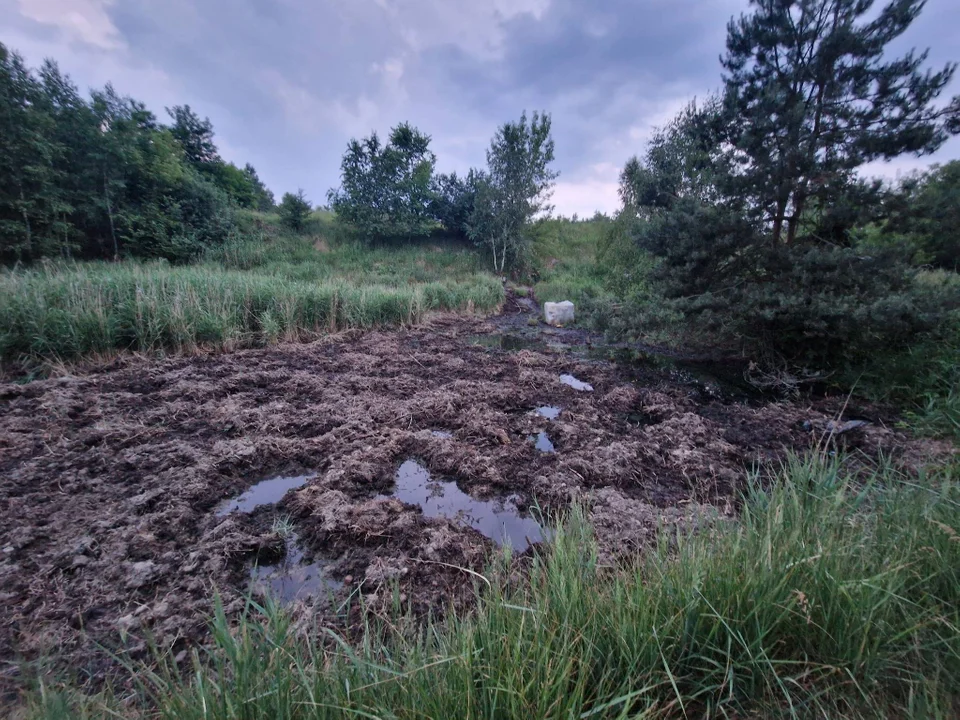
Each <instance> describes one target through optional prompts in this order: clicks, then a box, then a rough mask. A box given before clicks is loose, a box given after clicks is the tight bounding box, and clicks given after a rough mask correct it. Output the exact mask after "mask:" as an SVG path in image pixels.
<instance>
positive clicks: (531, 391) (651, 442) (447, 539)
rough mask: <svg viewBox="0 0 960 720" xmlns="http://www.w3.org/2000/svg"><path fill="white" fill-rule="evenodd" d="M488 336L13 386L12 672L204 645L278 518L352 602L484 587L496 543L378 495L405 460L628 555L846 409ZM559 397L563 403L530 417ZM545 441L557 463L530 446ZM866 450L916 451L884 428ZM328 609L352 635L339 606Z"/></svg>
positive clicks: (389, 335) (712, 511)
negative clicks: (392, 592) (589, 532)
mask: <svg viewBox="0 0 960 720" xmlns="http://www.w3.org/2000/svg"><path fill="white" fill-rule="evenodd" d="M492 329H493V328H492V327H491V326H490V325H487V324H485V323H484V322H483V321H480V320H470V319H463V318H455V317H449V316H442V317H437V318H435V319H434V320H433V321H432V322H431V323H430V324H429V325H428V326H426V327H423V328H420V329H415V330H397V331H382V332H366V333H361V332H352V333H344V334H341V335H336V336H331V337H329V338H326V339H325V340H323V341H320V342H317V343H314V344H310V345H288V346H281V347H276V348H271V349H264V350H252V351H244V352H237V353H234V354H229V355H217V356H200V357H190V358H176V359H167V360H150V361H145V360H143V359H136V358H127V359H123V360H120V361H117V362H116V363H114V364H113V365H112V366H111V367H109V368H105V369H101V370H98V371H94V372H91V373H89V374H83V375H77V376H67V377H59V378H55V379H47V380H41V381H35V382H30V383H27V384H22V385H21V384H4V385H0V658H3V660H4V661H5V664H4V665H3V666H2V667H0V672H2V673H3V675H4V677H5V678H6V680H7V681H12V680H13V679H14V677H15V676H16V674H17V672H18V670H17V665H16V661H17V660H18V659H21V658H23V659H35V658H41V657H45V656H46V657H51V656H56V657H58V658H60V659H61V660H62V661H63V662H64V663H65V664H66V663H69V664H70V665H72V667H73V668H74V669H77V668H81V667H82V668H85V669H86V670H88V671H89V672H92V673H93V674H94V676H96V675H97V674H99V673H101V672H103V671H105V670H107V669H108V668H109V665H110V660H109V659H108V656H107V655H106V654H105V653H104V652H102V651H101V650H100V649H99V648H101V647H103V648H111V649H120V648H124V647H125V648H126V649H127V650H128V651H131V652H132V653H133V654H134V655H136V654H137V653H138V652H142V649H143V645H142V642H141V641H142V638H143V635H144V633H145V632H146V631H149V632H150V633H151V634H152V635H153V636H155V638H156V639H157V641H158V642H159V643H160V644H161V646H164V647H170V648H171V649H172V651H173V652H174V653H178V652H180V651H182V650H183V649H185V648H187V647H189V646H190V645H191V644H193V643H195V642H197V641H200V640H202V638H203V637H204V633H205V627H206V618H207V617H208V614H209V613H210V611H211V607H212V601H211V597H212V595H213V592H214V590H216V591H218V592H219V593H220V594H221V596H222V598H223V601H224V603H225V604H226V607H227V609H228V612H237V611H238V609H239V608H240V607H241V604H242V598H243V595H244V593H245V592H246V590H247V587H248V578H249V568H250V565H251V563H252V562H253V561H254V559H255V558H257V557H261V558H266V557H268V556H269V554H270V553H271V552H273V553H276V552H277V551H278V545H279V546H280V547H282V541H281V540H280V539H279V538H278V535H277V533H276V532H274V531H273V530H271V527H272V525H273V522H274V520H275V519H276V518H277V517H280V516H284V517H285V516H289V518H290V522H291V523H292V525H293V526H294V527H295V528H296V532H297V534H298V536H299V538H300V540H301V542H302V543H303V544H304V547H305V550H306V553H307V556H308V557H311V556H313V557H315V558H321V559H323V562H324V563H326V565H327V567H326V572H327V574H328V575H329V577H330V578H332V579H333V580H336V581H337V582H338V583H342V587H341V588H340V589H339V590H337V591H336V594H337V598H340V599H342V598H343V597H345V596H347V595H348V594H349V593H351V592H355V591H357V590H358V588H359V592H360V593H362V594H364V595H365V596H366V598H367V599H368V600H369V601H370V607H371V608H372V609H373V610H376V608H377V607H378V603H380V604H383V603H386V602H388V601H389V597H388V595H389V593H386V592H383V588H384V587H386V586H388V585H390V584H391V583H394V582H396V583H399V588H400V591H401V592H402V593H403V598H404V599H405V600H407V601H408V602H409V603H411V605H412V607H413V608H414V610H418V611H423V610H425V609H428V608H434V609H436V608H440V607H442V606H444V605H445V604H446V602H447V601H448V600H449V599H451V598H454V599H455V598H456V597H458V596H459V594H461V593H466V592H468V591H469V587H470V582H469V581H468V578H467V576H465V574H464V573H463V571H462V570H458V569H457V567H463V568H472V569H474V570H481V569H482V568H483V567H484V564H485V563H486V561H487V558H488V557H489V552H490V550H491V549H492V548H494V547H495V545H494V543H493V542H492V541H491V540H490V539H488V538H486V537H484V536H483V535H481V534H480V533H478V532H476V531H474V530H471V529H469V528H466V527H464V526H463V525H461V524H459V523H458V522H456V521H454V520H450V519H445V518H427V517H425V516H424V515H423V514H422V513H421V512H420V510H419V508H417V507H415V506H410V505H405V504H403V503H401V502H399V501H398V500H395V499H388V498H387V499H385V498H382V497H378V496H380V495H384V494H389V493H390V491H391V488H392V487H393V484H394V478H395V474H396V472H397V468H398V466H399V465H400V464H401V463H402V462H404V461H406V460H410V459H416V460H418V461H419V462H420V463H421V464H422V466H423V467H425V468H426V469H427V470H429V471H430V473H431V475H432V476H434V477H437V478H440V477H443V478H448V479H454V480H455V481H456V482H457V483H458V486H459V488H460V489H462V490H463V491H465V492H467V493H469V494H470V495H471V496H472V497H474V498H478V499H488V498H493V497H504V496H507V495H510V496H511V497H512V498H513V502H514V503H515V504H516V505H517V506H518V507H519V508H521V509H526V508H527V507H528V506H529V505H530V503H532V502H533V501H534V500H536V501H537V502H539V503H540V504H541V505H542V506H543V507H544V508H546V509H548V510H555V509H562V508H564V507H567V506H568V505H569V504H570V502H571V501H572V500H574V499H580V500H582V501H583V502H585V503H587V504H588V506H589V507H590V508H591V512H592V516H593V519H594V521H595V523H596V525H597V530H598V535H599V537H600V540H601V543H602V545H603V547H604V553H605V556H606V557H607V558H608V559H612V558H613V557H614V556H616V555H617V554H622V553H628V552H633V551H635V550H636V549H638V548H640V547H641V546H642V545H643V543H644V542H645V541H647V540H648V539H649V538H650V536H651V533H652V532H654V529H655V528H656V526H657V523H659V522H668V523H670V522H678V523H687V522H690V521H697V520H698V519H699V518H702V517H708V516H711V515H717V514H724V513H729V512H730V499H731V497H732V496H733V494H734V491H735V489H736V488H737V486H738V485H739V484H740V483H742V480H743V477H744V468H745V467H747V466H750V465H751V464H753V463H755V462H758V461H765V460H770V459H773V458H776V457H777V456H778V455H780V454H782V453H783V452H784V450H785V448H789V447H797V448H804V447H807V446H808V445H809V443H810V433H809V432H807V431H805V430H804V429H803V428H802V426H801V425H802V421H803V420H806V419H811V418H813V419H820V420H826V419H828V417H829V415H830V414H831V413H834V412H835V411H836V409H837V408H838V407H839V405H840V401H837V402H833V401H818V406H817V407H809V406H806V405H801V404H788V403H757V402H754V403H752V404H746V403H744V402H735V401H730V400H725V399H723V398H722V397H713V396H712V395H710V394H709V393H704V392H701V391H699V390H697V389H696V388H694V387H692V386H691V385H689V384H686V383H683V382H680V381H678V380H677V379H676V378H675V377H674V376H671V375H670V374H668V373H663V372H659V371H655V370H652V369H651V370H646V371H638V370H636V369H633V370H625V369H623V368H620V367H619V366H617V365H614V364H612V363H609V362H596V361H589V360H586V359H578V358H576V357H574V356H571V355H570V354H568V353H563V352H559V351H552V350H544V351H531V350H522V351H518V352H504V351H501V350H490V349H485V348H484V347H480V346H477V345H475V344H472V342H471V337H472V336H474V335H476V334H483V333H485V332H489V331H491V330H492ZM564 373H569V374H572V375H574V376H576V378H578V379H579V380H582V381H584V382H587V383H590V384H591V385H592V386H593V391H592V392H588V391H578V390H576V389H574V388H572V387H570V386H568V385H565V384H563V383H562V382H560V376H561V374H564ZM543 405H551V406H558V407H560V408H562V410H561V412H560V414H559V415H558V416H557V417H556V418H555V419H552V420H551V419H547V418H544V417H541V416H538V415H536V414H535V413H534V412H532V411H533V410H534V409H535V408H537V407H539V406H543ZM432 431H446V432H448V433H450V434H451V436H450V437H444V436H442V435H441V434H437V433H435V432H432ZM539 432H546V433H547V434H548V436H549V439H550V440H551V441H552V443H553V444H554V446H555V450H556V452H554V453H545V452H541V451H540V450H538V449H537V448H536V447H535V445H534V442H533V441H532V440H531V438H532V437H534V436H536V435H537V434H538V433H539ZM850 438H851V442H853V443H855V444H860V445H862V446H864V447H876V446H878V445H882V446H884V447H885V448H887V449H888V450H889V451H895V450H896V448H899V447H902V446H904V443H905V440H904V438H902V437H901V436H900V435H898V434H897V433H894V432H890V431H888V430H883V429H882V428H880V427H878V426H876V425H874V426H872V427H869V428H866V429H863V430H858V431H856V432H855V433H850ZM302 473H310V474H315V477H314V478H313V479H311V480H309V481H308V482H307V483H306V484H305V485H304V486H303V487H302V488H300V489H298V490H294V491H292V492H290V493H289V494H287V495H286V497H285V499H284V501H283V502H282V503H280V505H279V506H270V507H267V508H261V509H260V510H258V511H256V512H253V513H251V514H243V513H231V514H227V515H218V514H217V513H216V512H215V509H216V507H217V505H218V503H220V502H222V501H223V500H225V499H227V498H231V497H234V496H236V495H237V494H238V493H240V492H242V491H243V490H245V489H246V488H248V487H249V486H250V485H251V484H253V483H254V482H256V481H258V480H261V479H264V478H270V477H273V476H277V475H295V474H302ZM533 551H534V550H528V551H527V552H528V553H529V552H533ZM520 561H521V562H522V559H521V560H520ZM308 604H309V603H308ZM317 607H318V608H319V612H320V614H321V618H323V617H328V619H329V622H331V623H333V622H337V620H336V615H337V612H338V608H339V607H340V606H339V605H338V602H337V601H336V600H335V601H334V602H333V603H330V602H329V601H328V599H327V598H326V597H324V598H320V597H318V599H317ZM301 612H305V611H304V610H301ZM121 631H124V632H126V633H128V634H129V637H127V638H126V639H125V640H123V641H122V640H121Z"/></svg>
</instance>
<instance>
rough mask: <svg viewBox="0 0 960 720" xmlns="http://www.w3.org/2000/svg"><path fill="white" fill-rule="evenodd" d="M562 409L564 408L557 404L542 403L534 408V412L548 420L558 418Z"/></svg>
mask: <svg viewBox="0 0 960 720" xmlns="http://www.w3.org/2000/svg"><path fill="white" fill-rule="evenodd" d="M561 410H563V408H560V407H557V406H556V405H541V406H540V407H538V408H537V409H536V410H534V412H535V413H536V414H537V415H539V416H540V417H544V418H546V419H547V420H556V419H557V416H559V415H560V411H561Z"/></svg>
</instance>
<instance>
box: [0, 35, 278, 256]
mask: <svg viewBox="0 0 960 720" xmlns="http://www.w3.org/2000/svg"><path fill="white" fill-rule="evenodd" d="M170 113H171V116H172V117H173V119H174V124H173V126H172V127H170V128H164V127H163V126H161V125H160V124H159V123H158V122H157V119H156V117H154V115H153V114H152V113H151V112H150V111H148V110H147V109H146V107H145V106H144V105H143V104H142V103H139V102H137V101H135V100H133V99H131V98H129V97H122V96H120V95H118V94H117V93H116V92H115V91H114V89H113V88H112V87H111V86H109V85H107V86H106V87H105V88H104V89H102V90H94V91H92V92H91V95H90V99H89V100H85V99H83V98H82V97H81V96H80V94H79V92H78V91H77V88H76V87H75V86H74V85H73V83H72V82H71V81H70V79H69V78H68V77H66V76H65V75H63V74H61V72H60V70H59V68H58V67H57V65H56V64H55V63H53V62H51V61H46V62H45V63H44V64H43V66H42V67H41V68H40V69H39V71H37V72H36V73H34V72H31V71H30V70H28V69H27V68H26V67H25V65H24V64H23V61H22V59H21V58H20V57H19V56H18V55H16V54H15V53H10V52H9V51H8V50H7V49H6V48H5V47H3V46H2V45H0V260H6V261H13V260H22V261H34V260H37V259H39V258H44V257H58V256H59V257H62V258H76V257H81V258H114V259H115V258H120V257H131V256H132V257H144V258H156V257H162V258H166V259H169V260H174V261H178V262H180V261H186V260H190V259H192V258H195V257H196V256H197V255H199V254H201V253H202V252H204V250H205V249H206V248H208V247H210V246H212V245H216V244H218V243H222V242H224V241H225V240H226V239H227V238H228V237H229V236H230V234H231V233H232V216H233V208H232V206H233V205H241V206H245V207H252V206H254V205H255V204H257V203H258V202H262V200H263V196H264V195H265V194H266V193H267V192H268V191H266V188H263V186H262V183H259V180H256V173H255V172H253V174H252V175H251V173H250V172H247V171H241V170H239V169H238V168H237V167H235V166H234V165H232V164H228V163H224V162H223V161H222V160H221V159H220V158H219V156H218V155H217V151H216V146H215V145H214V143H213V128H212V126H211V124H210V122H209V120H206V119H204V120H201V119H200V118H198V117H197V116H196V114H195V113H194V112H193V111H192V110H190V108H189V107H188V106H183V107H180V106H178V107H175V108H172V109H171V110H170ZM249 170H250V171H252V168H249ZM258 183H259V184H258ZM271 204H272V200H271Z"/></svg>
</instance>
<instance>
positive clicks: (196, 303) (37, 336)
mask: <svg viewBox="0 0 960 720" xmlns="http://www.w3.org/2000/svg"><path fill="white" fill-rule="evenodd" d="M204 187H209V186H204ZM426 253H427V249H426V248H423V247H404V248H401V249H396V250H394V249H390V248H383V249H378V250H376V251H372V250H370V249H368V248H364V247H362V246H360V245H358V244H356V243H353V244H343V245H339V246H336V247H333V248H329V249H327V250H326V251H322V250H318V249H317V248H316V247H314V245H313V240H312V239H307V238H300V237H288V236H283V235H279V236H276V237H274V238H272V239H267V238H255V237H249V236H248V237H244V238H238V239H236V240H233V241H231V242H228V243H226V244H225V245H220V246H216V247H215V248H213V249H212V250H211V251H210V252H208V253H207V254H206V256H205V262H204V263H202V264H199V265H194V266H190V267H171V266H170V265H168V264H166V263H162V262H153V263H139V262H133V261H125V262H120V263H113V264H106V263H44V264H42V265H40V266H38V267H35V268H31V269H18V270H4V271H0V365H2V366H3V367H4V369H6V370H8V371H24V372H28V371H30V370H31V369H34V368H36V367H37V366H41V365H44V364H49V363H51V362H60V361H75V360H82V359H85V358H88V357H91V356H109V355H112V354H115V353H117V352H123V351H140V352H193V351H195V350H197V349H198V348H223V349H227V350H229V349H233V348H237V347H250V346H259V345H264V344H269V343H271V342H276V341H278V340H286V341H296V340H303V339H308V338H312V337H315V336H316V335H317V334H319V333H322V332H328V331H335V330H339V329H343V328H350V327H372V326H380V325H398V324H402V325H409V324H415V323H418V322H419V321H420V320H421V319H422V318H423V316H424V314H425V313H426V312H428V311H431V310H461V311H463V310H490V309H493V308H495V307H496V306H497V305H498V304H499V303H500V302H502V299H503V288H502V286H501V284H500V283H499V282H498V281H497V280H496V279H495V278H494V277H492V276H491V275H489V274H487V273H481V272H479V267H478V265H477V261H476V257H475V255H474V254H473V253H471V252H469V251H465V250H459V251H458V250H452V249H449V250H443V251H439V252H435V253H432V254H431V255H429V262H427V261H425V260H424V256H425V254H426Z"/></svg>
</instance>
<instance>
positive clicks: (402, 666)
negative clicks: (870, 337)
mask: <svg viewBox="0 0 960 720" xmlns="http://www.w3.org/2000/svg"><path fill="white" fill-rule="evenodd" d="M957 479H958V478H957V475H956V471H955V470H951V469H949V468H948V469H943V470H942V471H939V472H937V473H935V474H932V475H929V476H925V477H921V478H919V479H917V478H910V477H906V476H903V475H901V474H899V473H898V472H896V471H894V470H892V469H891V468H888V467H884V468H880V469H879V470H877V471H876V472H875V473H873V474H872V475H870V476H869V477H864V476H863V474H862V472H860V473H858V474H857V475H856V476H855V475H853V474H851V473H848V472H847V471H846V469H845V466H844V464H843V463H842V462H841V461H840V460H837V459H836V458H827V457H824V456H811V457H808V458H804V459H799V458H795V459H792V460H790V461H789V462H788V463H787V464H786V465H785V466H784V467H783V469H782V470H781V471H780V472H778V473H777V474H776V475H775V476H774V477H772V478H767V479H765V480H764V479H761V478H755V479H754V481H753V483H752V484H751V486H750V490H749V491H748V493H747V495H746V497H745V500H744V505H743V508H742V512H741V516H740V518H739V520H738V521H730V522H726V523H723V522H722V523H720V524H718V525H715V526H714V527H713V528H712V529H710V530H708V531H703V532H700V533H699V534H696V535H693V536H679V537H673V538H671V537H666V536H665V537H663V538H662V540H661V542H660V545H659V547H658V548H657V549H656V550H653V551H651V552H650V553H649V554H647V555H646V556H644V557H643V558H641V559H640V560H639V562H638V564H637V565H636V566H634V567H622V568H609V567H601V566H600V564H599V563H598V554H597V547H596V544H595V542H594V540H593V537H592V535H591V531H590V528H589V526H588V525H587V523H586V522H585V521H584V519H583V514H582V513H581V512H574V513H572V514H571V516H570V517H569V518H568V520H567V522H566V523H565V524H564V525H563V527H562V528H561V530H560V531H559V532H558V533H557V536H556V538H555V540H554V541H553V544H552V546H551V547H549V548H548V550H547V552H545V553H543V554H542V555H541V556H537V557H536V558H534V559H533V560H532V563H531V564H530V566H529V573H528V576H527V578H526V580H524V581H522V582H516V581H514V582H513V583H509V582H507V581H506V580H505V578H506V577H507V576H508V573H507V572H506V570H505V567H506V566H505V564H504V563H501V564H500V565H499V566H498V567H496V568H494V569H493V570H492V571H491V572H490V573H489V575H490V580H489V586H488V585H487V584H485V583H479V582H478V588H477V591H478V593H479V596H480V600H479V604H478V607H477V609H476V611H475V612H474V613H471V614H466V615H461V616H453V617H451V618H450V619H449V620H448V621H446V622H445V623H443V624H440V623H432V624H429V625H428V626H427V627H426V628H425V629H423V630H422V631H421V632H419V633H409V632H406V633H404V632H394V631H391V630H389V629H384V628H383V627H380V626H378V629H375V628H374V627H373V626H371V627H368V629H367V632H366V634H365V636H364V639H363V640H362V641H361V642H360V643H359V644H354V645H350V644H348V643H346V642H345V641H343V640H341V639H340V638H339V637H338V636H336V635H334V634H333V633H332V632H331V631H329V630H320V629H315V631H314V632H313V633H310V634H309V635H308V636H307V637H306V638H303V637H300V636H298V635H297V634H296V633H294V631H293V627H292V625H291V622H290V620H289V618H288V617H287V616H286V615H285V614H284V613H283V612H281V611H279V610H277V609H276V608H275V607H267V608H265V609H260V608H257V607H256V606H251V608H250V612H249V613H248V615H247V616H246V617H244V618H243V619H242V620H241V621H240V622H239V624H237V625H232V624H231V623H230V622H229V621H228V619H227V618H226V617H224V615H223V614H222V613H218V614H217V616H216V618H215V619H214V621H213V633H214V645H213V648H212V649H211V650H209V651H204V652H202V653H197V654H195V655H194V658H193V661H192V667H190V668H175V667H174V665H173V663H172V661H170V660H169V659H168V658H162V662H161V663H160V666H159V669H157V667H156V666H155V665H154V666H142V667H141V666H137V667H136V668H133V670H134V676H133V677H134V680H135V684H136V687H137V696H136V697H137V703H139V707H140V708H142V710H143V712H144V713H146V714H148V715H150V716H156V717H161V718H169V719H171V720H172V719H173V718H177V719H190V718H197V719H198V720H199V719H200V718H204V719H207V718H249V719H251V720H252V719H254V718H264V719H266V718H271V719H272V718H411V719H412V718H435V719H437V720H441V719H446V718H490V719H494V718H497V719H500V718H503V719H510V718H518V719H521V720H530V719H531V718H538V719H539V718H680V717H687V718H693V717H696V718H707V717H731V718H733V717H764V718H766V717H796V718H806V717H810V718H814V717H816V718H827V717H829V718H878V717H897V718H917V719H919V718H951V717H957V714H958V712H960V629H958V623H960V492H958V488H957V484H956V483H957ZM466 577H468V576H466V575H465V579H466ZM389 627H391V626H389V625H387V626H386V628H389ZM318 638H319V641H318ZM185 670H187V672H184V671H185ZM116 707H118V706H117V705H116V701H115V699H112V698H111V697H109V696H100V697H96V698H82V697H80V696H75V695H71V694H70V693H69V692H67V691H64V690H63V689H57V688H55V687H53V686H44V687H42V688H41V691H40V692H39V693H37V694H35V695H33V696H32V710H33V714H34V716H35V717H71V716H73V717H97V716H103V715H106V713H107V712H108V708H116ZM130 707H131V706H129V705H128V706H127V707H126V708H124V712H126V713H129V712H130Z"/></svg>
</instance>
